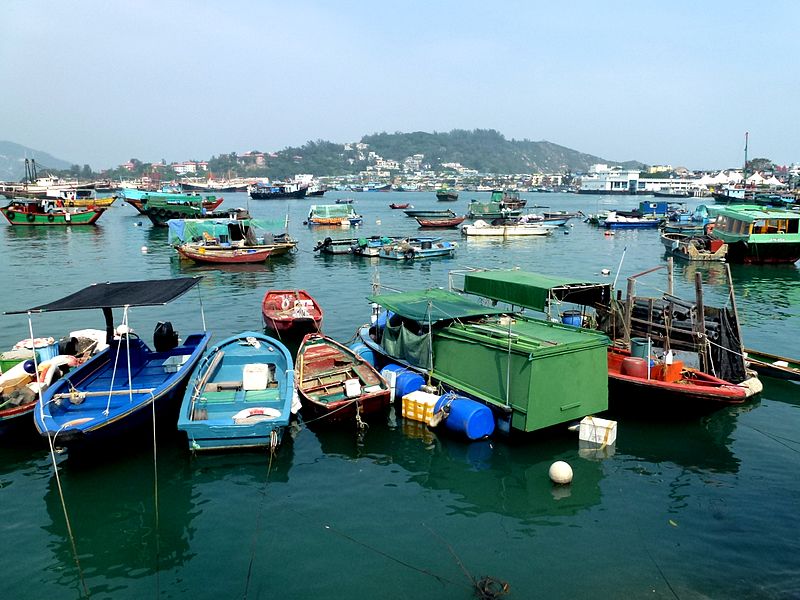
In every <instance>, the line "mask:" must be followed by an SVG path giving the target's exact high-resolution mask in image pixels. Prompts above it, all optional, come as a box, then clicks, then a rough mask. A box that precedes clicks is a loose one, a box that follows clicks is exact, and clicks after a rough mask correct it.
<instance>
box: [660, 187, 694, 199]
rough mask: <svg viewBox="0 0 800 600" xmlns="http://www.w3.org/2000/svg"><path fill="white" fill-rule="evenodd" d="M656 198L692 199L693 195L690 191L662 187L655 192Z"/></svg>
mask: <svg viewBox="0 0 800 600" xmlns="http://www.w3.org/2000/svg"><path fill="white" fill-rule="evenodd" d="M653 196H655V197H656V198H690V197H691V196H692V195H691V194H690V193H689V191H688V190H679V189H676V188H672V187H661V188H659V189H657V190H654V191H653Z"/></svg>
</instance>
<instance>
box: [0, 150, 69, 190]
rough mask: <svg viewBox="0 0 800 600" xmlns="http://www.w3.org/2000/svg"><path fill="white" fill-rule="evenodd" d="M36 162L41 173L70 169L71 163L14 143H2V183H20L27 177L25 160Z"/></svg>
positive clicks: (0, 152) (0, 168) (0, 165)
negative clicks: (50, 170)
mask: <svg viewBox="0 0 800 600" xmlns="http://www.w3.org/2000/svg"><path fill="white" fill-rule="evenodd" d="M26 158H33V159H35V160H36V164H37V167H38V169H39V172H40V173H41V172H43V171H46V170H47V169H54V170H61V169H69V167H70V163H68V162H67V161H64V160H60V159H58V158H55V157H54V156H51V155H50V154H47V152H42V151H41V150H34V149H32V148H27V147H25V146H22V145H20V144H15V143H14V142H4V141H0V181H19V180H20V179H22V178H23V177H24V176H25V159H26Z"/></svg>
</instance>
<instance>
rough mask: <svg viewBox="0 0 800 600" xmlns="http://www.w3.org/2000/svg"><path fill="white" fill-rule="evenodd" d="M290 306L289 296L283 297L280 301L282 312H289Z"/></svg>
mask: <svg viewBox="0 0 800 600" xmlns="http://www.w3.org/2000/svg"><path fill="white" fill-rule="evenodd" d="M290 305H291V300H289V296H284V297H283V300H282V301H281V308H282V309H283V310H289V306H290Z"/></svg>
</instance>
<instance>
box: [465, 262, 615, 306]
mask: <svg viewBox="0 0 800 600" xmlns="http://www.w3.org/2000/svg"><path fill="white" fill-rule="evenodd" d="M464 291H465V292H466V293H468V294H475V295H477V296H483V297H484V298H491V299H492V300H499V301H502V302H508V303H509V304H513V305H515V306H522V307H525V308H530V309H533V310H538V311H541V312H545V311H546V308H547V305H548V304H549V302H550V301H551V300H557V301H560V302H571V303H573V304H580V305H583V306H599V305H607V304H608V302H609V300H610V298H611V285H610V284H603V283H591V282H589V283H582V282H576V281H575V280H574V279H564V278H561V277H552V276H550V275H540V274H538V273H529V272H527V271H477V272H475V273H467V274H466V275H465V276H464Z"/></svg>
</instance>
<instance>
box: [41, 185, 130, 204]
mask: <svg viewBox="0 0 800 600" xmlns="http://www.w3.org/2000/svg"><path fill="white" fill-rule="evenodd" d="M46 197H47V198H52V199H53V200H54V201H55V202H56V204H58V205H60V206H66V207H69V208H72V207H73V206H79V207H82V208H93V207H96V206H104V207H106V208H108V207H109V206H111V205H112V204H114V202H115V201H116V200H117V198H116V196H105V197H102V198H98V197H97V192H96V191H95V190H88V189H81V188H69V189H56V190H53V191H51V190H48V191H47V194H46Z"/></svg>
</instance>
